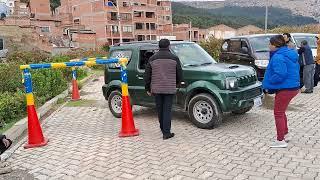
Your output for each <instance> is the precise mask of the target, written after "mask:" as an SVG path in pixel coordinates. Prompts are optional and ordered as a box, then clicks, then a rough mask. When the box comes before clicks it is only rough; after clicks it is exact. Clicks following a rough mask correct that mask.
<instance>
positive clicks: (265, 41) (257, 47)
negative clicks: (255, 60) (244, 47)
mask: <svg viewBox="0 0 320 180" xmlns="http://www.w3.org/2000/svg"><path fill="white" fill-rule="evenodd" d="M271 37H272V36H259V37H252V38H250V39H249V42H250V44H251V47H252V48H253V50H254V52H269V51H270V49H269V42H270V39H271Z"/></svg>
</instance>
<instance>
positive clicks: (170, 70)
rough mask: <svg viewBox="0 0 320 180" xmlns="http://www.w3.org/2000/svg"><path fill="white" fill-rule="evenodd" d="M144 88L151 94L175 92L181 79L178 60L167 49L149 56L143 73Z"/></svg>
mask: <svg viewBox="0 0 320 180" xmlns="http://www.w3.org/2000/svg"><path fill="white" fill-rule="evenodd" d="M144 81H145V89H146V91H148V92H151V93H153V94H175V92H176V87H177V85H179V84H180V83H181V81H182V68H181V63H180V60H179V58H178V57H177V56H175V55H174V54H172V53H171V52H170V50H169V49H160V51H159V52H157V53H156V54H154V55H153V56H151V57H150V59H149V62H148V64H147V66H146V71H145V74H144Z"/></svg>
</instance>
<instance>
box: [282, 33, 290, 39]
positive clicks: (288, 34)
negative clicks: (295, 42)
mask: <svg viewBox="0 0 320 180" xmlns="http://www.w3.org/2000/svg"><path fill="white" fill-rule="evenodd" d="M283 35H286V36H287V37H288V38H290V39H291V34H290V33H283Z"/></svg>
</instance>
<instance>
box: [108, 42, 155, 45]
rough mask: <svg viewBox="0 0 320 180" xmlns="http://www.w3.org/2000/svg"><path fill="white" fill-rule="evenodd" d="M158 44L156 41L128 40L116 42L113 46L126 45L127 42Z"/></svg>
mask: <svg viewBox="0 0 320 180" xmlns="http://www.w3.org/2000/svg"><path fill="white" fill-rule="evenodd" d="M147 43H149V44H158V41H130V42H123V43H117V44H115V45H114V46H121V45H127V44H147Z"/></svg>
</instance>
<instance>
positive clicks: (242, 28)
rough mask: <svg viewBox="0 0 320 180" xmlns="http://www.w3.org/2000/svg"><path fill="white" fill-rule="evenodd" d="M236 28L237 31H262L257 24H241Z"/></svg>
mask: <svg viewBox="0 0 320 180" xmlns="http://www.w3.org/2000/svg"><path fill="white" fill-rule="evenodd" d="M237 30H238V31H251V32H257V31H263V29H261V28H259V27H257V26H254V25H247V26H243V27H241V28H239V29H237Z"/></svg>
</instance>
